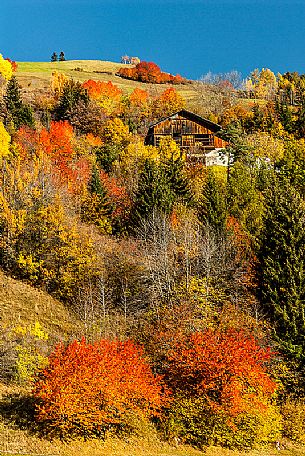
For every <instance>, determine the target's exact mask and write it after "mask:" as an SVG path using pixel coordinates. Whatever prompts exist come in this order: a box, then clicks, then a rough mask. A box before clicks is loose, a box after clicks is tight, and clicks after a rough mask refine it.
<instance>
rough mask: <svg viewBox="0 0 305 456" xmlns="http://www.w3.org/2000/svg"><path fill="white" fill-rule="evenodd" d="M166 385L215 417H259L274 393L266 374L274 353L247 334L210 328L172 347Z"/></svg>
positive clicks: (274, 387) (273, 384)
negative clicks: (203, 403) (195, 400)
mask: <svg viewBox="0 0 305 456" xmlns="http://www.w3.org/2000/svg"><path fill="white" fill-rule="evenodd" d="M167 356H168V362H169V365H168V372H167V377H168V382H169V385H170V387H171V388H172V389H173V390H174V391H176V392H182V393H183V394H186V395H187V396H188V397H202V398H204V399H205V401H206V404H207V406H209V407H210V408H211V409H212V410H213V411H214V412H216V413H225V414H226V415H228V416H231V417H234V416H236V415H238V414H240V413H243V412H251V413H255V411H256V412H257V413H261V412H263V411H264V408H265V399H266V397H267V398H268V397H270V396H271V395H272V394H273V393H274V392H275V389H276V384H275V382H274V381H273V380H272V379H271V378H270V376H269V375H268V373H267V372H266V363H267V362H269V361H270V358H271V356H272V353H271V351H270V349H269V348H262V347H260V346H259V345H258V342H257V341H256V340H255V338H254V337H253V336H250V335H248V334H246V333H244V332H243V331H237V330H235V329H228V330H226V331H221V330H214V329H207V330H206V331H205V332H197V333H193V334H191V335H190V336H185V337H184V338H182V339H180V341H178V342H176V343H174V346H173V348H172V349H171V351H170V352H169V354H168V355H167Z"/></svg>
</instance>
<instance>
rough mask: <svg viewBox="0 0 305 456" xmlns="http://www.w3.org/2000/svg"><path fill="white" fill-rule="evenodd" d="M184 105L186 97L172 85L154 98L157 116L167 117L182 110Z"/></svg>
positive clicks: (154, 109) (154, 108)
mask: <svg viewBox="0 0 305 456" xmlns="http://www.w3.org/2000/svg"><path fill="white" fill-rule="evenodd" d="M184 106H185V100H184V98H183V97H182V96H181V95H180V93H178V92H177V91H176V90H175V89H174V88H173V87H170V88H169V89H166V90H164V92H162V93H161V95H160V96H159V97H158V98H156V99H155V100H154V103H153V111H154V114H155V115H156V116H157V117H165V116H167V115H170V114H172V113H174V112H177V111H180V110H181V109H182V108H183V107H184Z"/></svg>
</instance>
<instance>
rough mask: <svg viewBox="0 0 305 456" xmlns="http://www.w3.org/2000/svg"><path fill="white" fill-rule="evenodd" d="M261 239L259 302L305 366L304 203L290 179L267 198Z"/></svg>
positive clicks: (281, 340) (279, 336)
mask: <svg viewBox="0 0 305 456" xmlns="http://www.w3.org/2000/svg"><path fill="white" fill-rule="evenodd" d="M263 226H264V228H263V230H262V232H261V235H260V237H259V239H258V241H259V248H258V252H257V259H258V271H257V275H258V284H259V295H260V300H261V303H262V305H263V308H264V309H265V312H266V314H267V315H268V317H269V319H270V321H271V322H272V324H273V328H274V335H275V338H276V340H277V341H278V342H279V346H280V348H281V349H282V351H283V352H284V353H285V354H286V355H288V357H290V359H292V360H295V361H298V362H299V363H300V365H303V368H304V367H305V365H304V361H305V203H304V200H303V199H302V198H301V196H300V194H299V193H298V192H297V191H296V189H295V188H294V187H293V186H292V185H291V183H290V182H289V181H288V180H284V179H283V180H282V179H281V180H279V179H277V181H276V182H275V185H274V186H273V187H272V189H270V190H269V192H268V193H267V195H266V213H265V216H264V225H263Z"/></svg>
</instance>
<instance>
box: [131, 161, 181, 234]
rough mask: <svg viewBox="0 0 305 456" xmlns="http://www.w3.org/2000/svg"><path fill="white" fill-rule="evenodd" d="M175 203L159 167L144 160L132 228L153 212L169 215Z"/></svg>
mask: <svg viewBox="0 0 305 456" xmlns="http://www.w3.org/2000/svg"><path fill="white" fill-rule="evenodd" d="M174 201H175V194H174V192H173V191H172V189H171V186H170V184H169V182H168V179H167V177H166V176H165V174H164V172H163V170H162V168H161V167H159V166H158V165H157V164H156V163H155V162H153V161H152V160H148V159H147V160H145V163H144V169H143V171H142V173H141V174H140V177H139V185H138V191H137V193H136V195H135V199H134V206H133V214H132V223H133V225H134V226H138V225H139V224H141V221H143V220H145V219H147V218H149V217H150V216H151V215H152V214H153V212H155V211H157V212H160V213H163V214H169V213H170V212H171V210H172V207H173V203H174Z"/></svg>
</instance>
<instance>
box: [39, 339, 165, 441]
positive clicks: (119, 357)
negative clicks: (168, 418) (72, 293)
mask: <svg viewBox="0 0 305 456" xmlns="http://www.w3.org/2000/svg"><path fill="white" fill-rule="evenodd" d="M34 395H35V397H36V399H37V400H38V405H37V410H36V418H37V420H38V421H42V422H43V423H45V424H46V425H47V426H48V428H49V429H53V430H54V431H56V432H59V433H60V434H61V435H62V436H63V437H65V436H66V437H68V436H71V435H73V434H74V435H75V434H82V435H88V434H100V432H103V431H105V430H107V428H108V427H110V426H111V425H112V426H115V425H118V426H122V425H123V426H124V425H128V417H129V418H130V417H131V416H136V417H138V418H140V419H141V418H142V419H147V418H149V417H152V416H156V415H158V413H159V410H160V408H161V407H162V406H163V404H165V403H166V400H167V399H166V396H167V395H166V393H162V385H161V379H160V377H154V375H153V374H152V371H151V368H150V366H149V364H148V362H147V361H146V360H145V358H144V356H143V350H142V348H140V347H139V346H136V345H135V344H134V343H133V342H132V341H130V340H129V341H126V342H120V341H109V340H101V341H99V342H96V343H94V344H89V343H86V341H85V340H82V341H81V342H78V341H74V342H72V343H70V344H69V345H68V346H67V347H65V346H63V345H62V344H59V345H58V346H57V347H56V349H55V351H54V352H53V353H52V354H51V355H50V357H49V364H48V367H47V368H45V369H44V370H43V372H42V373H41V375H40V377H39V378H38V379H37V381H36V384H35V388H34Z"/></svg>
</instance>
